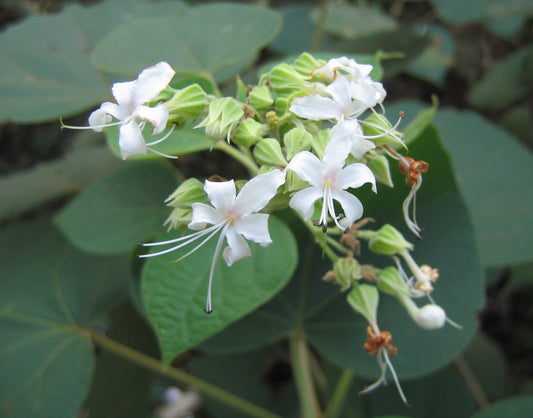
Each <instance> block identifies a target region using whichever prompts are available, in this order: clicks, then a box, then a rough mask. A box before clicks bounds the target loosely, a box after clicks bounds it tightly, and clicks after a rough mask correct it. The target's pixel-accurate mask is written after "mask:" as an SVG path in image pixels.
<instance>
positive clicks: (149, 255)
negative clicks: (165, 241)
mask: <svg viewBox="0 0 533 418" xmlns="http://www.w3.org/2000/svg"><path fill="white" fill-rule="evenodd" d="M217 227H218V228H217V229H215V230H214V231H213V232H211V231H212V229H211V228H208V229H205V230H203V231H201V232H202V234H198V235H196V236H195V237H194V238H192V239H190V240H188V241H185V242H182V243H181V244H178V245H176V246H174V247H171V248H167V249H166V250H162V251H159V252H156V253H150V254H141V255H139V258H148V257H156V256H158V255H163V254H168V253H170V252H172V251H176V250H179V249H180V248H183V247H185V246H187V245H189V244H190V243H192V242H194V241H196V240H198V239H200V238H202V237H204V236H205V235H207V234H209V233H210V232H211V234H210V235H209V236H208V237H207V239H206V240H204V241H203V242H202V244H201V245H199V246H198V247H197V248H196V249H198V248H200V247H201V246H202V245H203V244H205V243H206V242H207V241H209V239H210V238H211V237H212V236H213V235H215V234H216V233H217V231H218V229H220V227H221V225H220V224H218V225H217ZM187 237H189V235H187ZM196 249H195V250H196ZM189 254H190V253H189ZM189 254H187V255H189ZM182 258H183V257H182Z"/></svg>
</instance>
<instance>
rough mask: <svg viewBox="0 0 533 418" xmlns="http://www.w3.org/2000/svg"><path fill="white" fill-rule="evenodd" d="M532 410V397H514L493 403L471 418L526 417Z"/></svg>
mask: <svg viewBox="0 0 533 418" xmlns="http://www.w3.org/2000/svg"><path fill="white" fill-rule="evenodd" d="M532 409H533V396H515V397H511V398H507V399H503V400H501V401H499V402H496V403H493V404H491V405H489V406H488V407H486V408H484V409H482V410H481V411H478V412H477V413H475V414H474V415H472V418H501V417H527V416H530V415H531V410H532Z"/></svg>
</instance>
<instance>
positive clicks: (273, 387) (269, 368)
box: [189, 347, 300, 418]
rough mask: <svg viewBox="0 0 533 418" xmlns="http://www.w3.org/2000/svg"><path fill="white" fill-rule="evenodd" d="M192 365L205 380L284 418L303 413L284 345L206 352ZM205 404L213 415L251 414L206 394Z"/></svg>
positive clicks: (238, 415) (192, 362)
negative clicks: (241, 352)
mask: <svg viewBox="0 0 533 418" xmlns="http://www.w3.org/2000/svg"><path fill="white" fill-rule="evenodd" d="M189 365H190V367H191V371H192V373H193V374H194V375H196V376H198V377H200V378H201V379H202V380H206V381H207V382H209V383H212V384H215V385H217V386H219V387H223V388H225V389H226V390H228V391H230V392H231V393H234V394H236V395H238V396H240V397H241V398H244V399H246V400H248V401H250V402H253V403H254V404H256V405H259V406H262V407H264V408H267V409H268V410H270V411H272V412H274V413H277V414H280V416H282V417H284V418H289V417H294V418H296V417H299V416H300V415H299V405H298V396H297V394H296V390H295V388H294V385H293V382H292V372H291V366H290V363H289V360H288V356H287V355H286V353H284V351H283V349H282V348H281V347H266V348H260V349H258V350H255V351H252V352H249V353H246V354H233V355H222V356H221V355H202V356H199V357H196V358H193V360H192V361H191V362H190V363H189ZM204 404H205V406H206V407H207V409H208V410H209V411H210V412H211V413H212V414H213V416H217V417H232V418H241V417H243V418H247V417H249V415H245V414H243V413H242V412H240V411H238V410H236V409H233V408H230V407H229V406H227V405H224V404H222V403H221V402H219V401H216V400H214V399H212V398H207V397H206V398H205V400H204Z"/></svg>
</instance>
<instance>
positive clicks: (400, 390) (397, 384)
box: [381, 348, 409, 405]
mask: <svg viewBox="0 0 533 418" xmlns="http://www.w3.org/2000/svg"><path fill="white" fill-rule="evenodd" d="M381 350H382V351H381V352H382V354H383V356H384V357H385V361H386V363H387V365H388V366H389V370H390V372H391V374H392V378H393V379H394V383H395V384H396V389H397V390H398V393H399V394H400V397H401V398H402V401H403V403H404V404H406V405H409V403H408V402H407V398H406V397H405V395H404V393H403V390H402V387H401V386H400V381H399V380H398V376H397V375H396V371H395V370H394V367H392V363H391V361H390V358H389V354H388V353H387V350H385V349H384V348H382V349H381Z"/></svg>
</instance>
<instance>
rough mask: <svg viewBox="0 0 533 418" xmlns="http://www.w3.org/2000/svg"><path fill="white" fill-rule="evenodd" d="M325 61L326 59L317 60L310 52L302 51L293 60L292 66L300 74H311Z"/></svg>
mask: <svg viewBox="0 0 533 418" xmlns="http://www.w3.org/2000/svg"><path fill="white" fill-rule="evenodd" d="M325 63H326V61H323V60H317V59H316V58H315V57H313V56H312V55H311V54H309V53H307V52H304V53H303V54H301V55H300V56H299V57H298V58H297V59H296V61H294V63H293V64H292V66H293V67H294V69H295V70H296V71H298V72H299V73H300V74H303V75H311V73H312V72H313V71H314V70H316V69H317V68H318V67H321V66H322V65H324V64H325Z"/></svg>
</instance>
